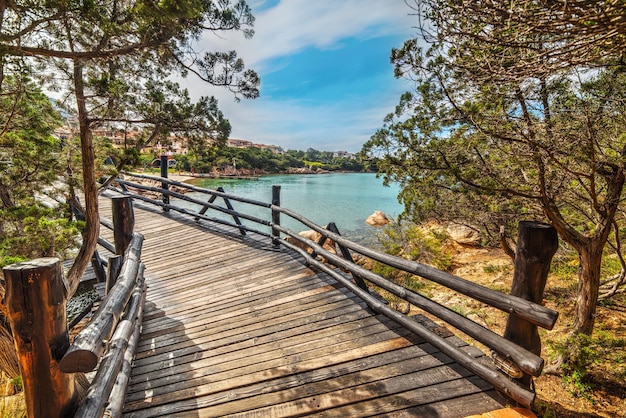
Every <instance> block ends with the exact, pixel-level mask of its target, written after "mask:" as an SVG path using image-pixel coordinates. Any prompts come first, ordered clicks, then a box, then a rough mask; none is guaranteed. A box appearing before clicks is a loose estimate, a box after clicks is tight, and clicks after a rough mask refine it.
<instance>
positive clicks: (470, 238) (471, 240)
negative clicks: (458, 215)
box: [446, 224, 480, 247]
mask: <svg viewBox="0 0 626 418" xmlns="http://www.w3.org/2000/svg"><path fill="white" fill-rule="evenodd" d="M446 232H447V233H448V235H449V236H450V238H451V239H452V240H453V241H455V242H457V243H459V244H461V245H469V246H472V247H478V246H480V234H479V233H478V231H477V230H475V229H472V228H470V227H468V226H465V225H458V224H450V225H448V226H447V227H446Z"/></svg>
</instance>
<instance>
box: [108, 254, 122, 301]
mask: <svg viewBox="0 0 626 418" xmlns="http://www.w3.org/2000/svg"><path fill="white" fill-rule="evenodd" d="M123 263H124V257H123V256H121V255H115V256H113V257H109V269H108V270H107V275H106V285H105V295H108V294H109V291H110V290H111V289H112V288H113V286H115V283H116V282H117V278H118V277H119V275H120V272H121V271H122V264H123Z"/></svg>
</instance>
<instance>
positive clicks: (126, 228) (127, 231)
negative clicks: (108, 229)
mask: <svg viewBox="0 0 626 418" xmlns="http://www.w3.org/2000/svg"><path fill="white" fill-rule="evenodd" d="M111 204H112V206H111V211H112V212H113V214H112V215H113V242H114V243H115V253H116V254H117V255H124V251H126V248H128V245H129V244H130V241H131V240H132V239H133V229H134V228H135V215H134V214H133V200H132V198H131V197H129V196H114V197H113V198H112V199H111Z"/></svg>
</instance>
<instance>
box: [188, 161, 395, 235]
mask: <svg viewBox="0 0 626 418" xmlns="http://www.w3.org/2000/svg"><path fill="white" fill-rule="evenodd" d="M191 183H192V184H194V185H196V186H199V187H204V188H208V189H213V190H215V189H217V188H218V187H220V186H221V187H223V188H224V190H225V192H226V193H229V194H233V195H237V196H242V197H246V198H248V199H253V200H256V201H261V202H267V203H269V202H271V200H272V186H273V185H280V186H281V193H280V200H281V201H280V205H281V206H283V207H285V208H288V209H290V210H292V211H294V212H296V213H299V214H300V215H302V216H304V217H305V218H307V219H309V220H311V221H313V222H315V223H316V224H318V225H320V226H325V225H327V224H328V223H329V222H335V224H336V225H337V228H338V229H339V232H340V233H341V234H342V235H343V236H346V237H348V238H350V239H353V240H355V241H357V242H361V243H371V240H372V238H375V236H376V233H377V232H378V231H379V228H376V227H371V226H369V225H367V224H366V223H365V219H366V218H367V217H368V216H369V215H371V214H372V213H374V211H377V210H378V211H382V212H384V213H385V214H386V215H387V217H390V218H397V217H398V215H399V214H400V213H401V212H402V209H403V207H402V205H401V204H400V203H399V202H398V199H397V196H398V193H399V192H400V188H399V186H398V185H395V184H394V185H391V186H384V185H383V182H382V179H379V178H376V175H375V174H372V173H330V174H289V175H269V176H262V177H259V178H258V180H237V179H195V180H193V181H191ZM190 196H193V197H195V198H197V199H201V200H207V198H208V196H206V195H202V194H196V193H191V194H190ZM215 203H216V204H219V205H220V206H223V201H222V199H217V200H216V202H215ZM231 203H232V205H233V206H234V208H235V210H237V211H241V212H245V213H248V214H250V215H254V216H257V217H259V218H262V219H267V220H270V219H271V212H270V210H269V209H266V208H260V207H257V206H251V205H248V204H245V203H241V202H236V201H233V202H231ZM207 216H211V217H216V218H220V219H228V218H230V216H229V215H225V214H219V215H218V213H217V212H216V211H211V212H209V213H207ZM230 220H231V221H232V218H230ZM244 223H245V224H250V225H254V227H255V228H257V229H259V230H262V231H267V232H269V228H266V227H263V226H260V225H258V224H253V223H250V222H249V221H244ZM281 225H282V226H284V227H286V228H289V229H291V230H293V231H296V232H299V231H302V230H305V229H310V228H308V227H306V226H304V225H303V224H301V223H300V222H299V221H296V220H294V219H291V218H289V217H287V216H286V215H284V214H281Z"/></svg>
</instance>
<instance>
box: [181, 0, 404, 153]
mask: <svg viewBox="0 0 626 418" xmlns="http://www.w3.org/2000/svg"><path fill="white" fill-rule="evenodd" d="M250 4H251V5H252V7H253V12H254V13H255V17H256V22H255V27H254V29H255V35H254V37H253V38H252V39H244V38H243V36H241V34H237V33H225V34H220V35H219V36H217V35H215V34H208V35H207V36H206V37H205V38H204V39H203V45H202V46H203V47H204V48H205V49H206V50H207V51H211V50H216V49H218V50H236V51H237V53H238V55H239V56H240V57H242V58H243V59H244V61H245V63H246V66H247V67H248V68H253V69H255V70H256V71H257V72H258V73H259V74H260V76H261V82H262V83H263V76H264V74H268V73H270V72H272V71H276V70H278V69H279V68H278V66H279V65H288V61H289V60H285V59H279V58H285V57H291V56H294V55H295V54H298V53H301V52H303V51H306V50H307V49H310V48H316V49H319V50H330V49H334V48H341V45H342V42H344V41H346V40H347V39H351V38H355V39H359V40H367V39H373V38H378V37H384V36H389V35H396V36H398V38H399V39H408V38H409V37H410V36H413V35H414V34H415V29H413V26H414V25H415V23H416V18H415V16H410V15H409V14H410V13H411V12H412V11H411V9H410V8H409V7H408V6H407V5H406V4H405V2H404V0H341V1H337V0H315V1H312V0H282V1H280V2H279V3H278V4H277V5H275V6H274V7H271V8H265V9H264V8H263V7H261V6H263V4H264V2H263V1H254V2H250ZM255 6H258V7H260V9H259V10H260V11H259V12H255V9H254V7H255ZM364 53H367V51H364ZM389 81H390V86H389V87H388V88H386V89H384V90H386V93H385V94H384V96H385V97H375V98H373V97H371V96H368V92H363V96H362V97H352V98H351V100H352V101H349V99H347V98H344V97H338V98H335V99H331V100H329V101H328V102H325V103H320V102H316V103H308V102H305V101H304V100H301V99H299V98H293V99H290V100H285V99H282V100H274V99H273V98H272V97H270V96H262V97H261V98H260V99H257V100H253V101H246V100H243V101H242V102H240V103H235V102H234V101H233V97H232V94H230V93H229V92H227V91H226V90H224V89H215V88H211V87H210V86H207V85H206V84H203V83H199V82H195V81H193V79H192V77H191V76H190V78H189V79H187V80H186V81H185V82H184V83H183V84H185V85H186V86H187V87H188V88H189V89H190V92H191V94H192V96H193V97H198V96H200V95H215V96H216V97H217V98H218V100H219V102H220V107H221V108H222V110H223V111H224V114H225V115H226V117H227V118H228V119H230V121H231V123H232V125H233V132H232V136H233V137H238V138H244V139H248V140H252V141H254V142H259V143H266V144H274V145H280V146H283V147H284V148H286V149H304V150H305V149H307V148H309V147H313V148H316V149H319V150H326V151H339V150H347V151H352V152H355V151H358V150H359V149H360V148H361V145H362V144H363V143H364V142H365V141H367V140H368V139H369V137H370V136H371V135H372V134H373V133H374V132H375V131H376V129H377V128H379V127H380V126H381V124H382V119H383V117H384V116H385V115H386V114H387V113H389V112H390V111H391V110H393V107H394V106H395V105H396V103H397V100H398V98H399V95H400V93H401V92H402V91H403V90H404V89H405V88H406V86H405V85H404V84H402V83H400V82H397V81H396V80H393V79H391V77H390V80H389ZM287 87H288V86H287Z"/></svg>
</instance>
